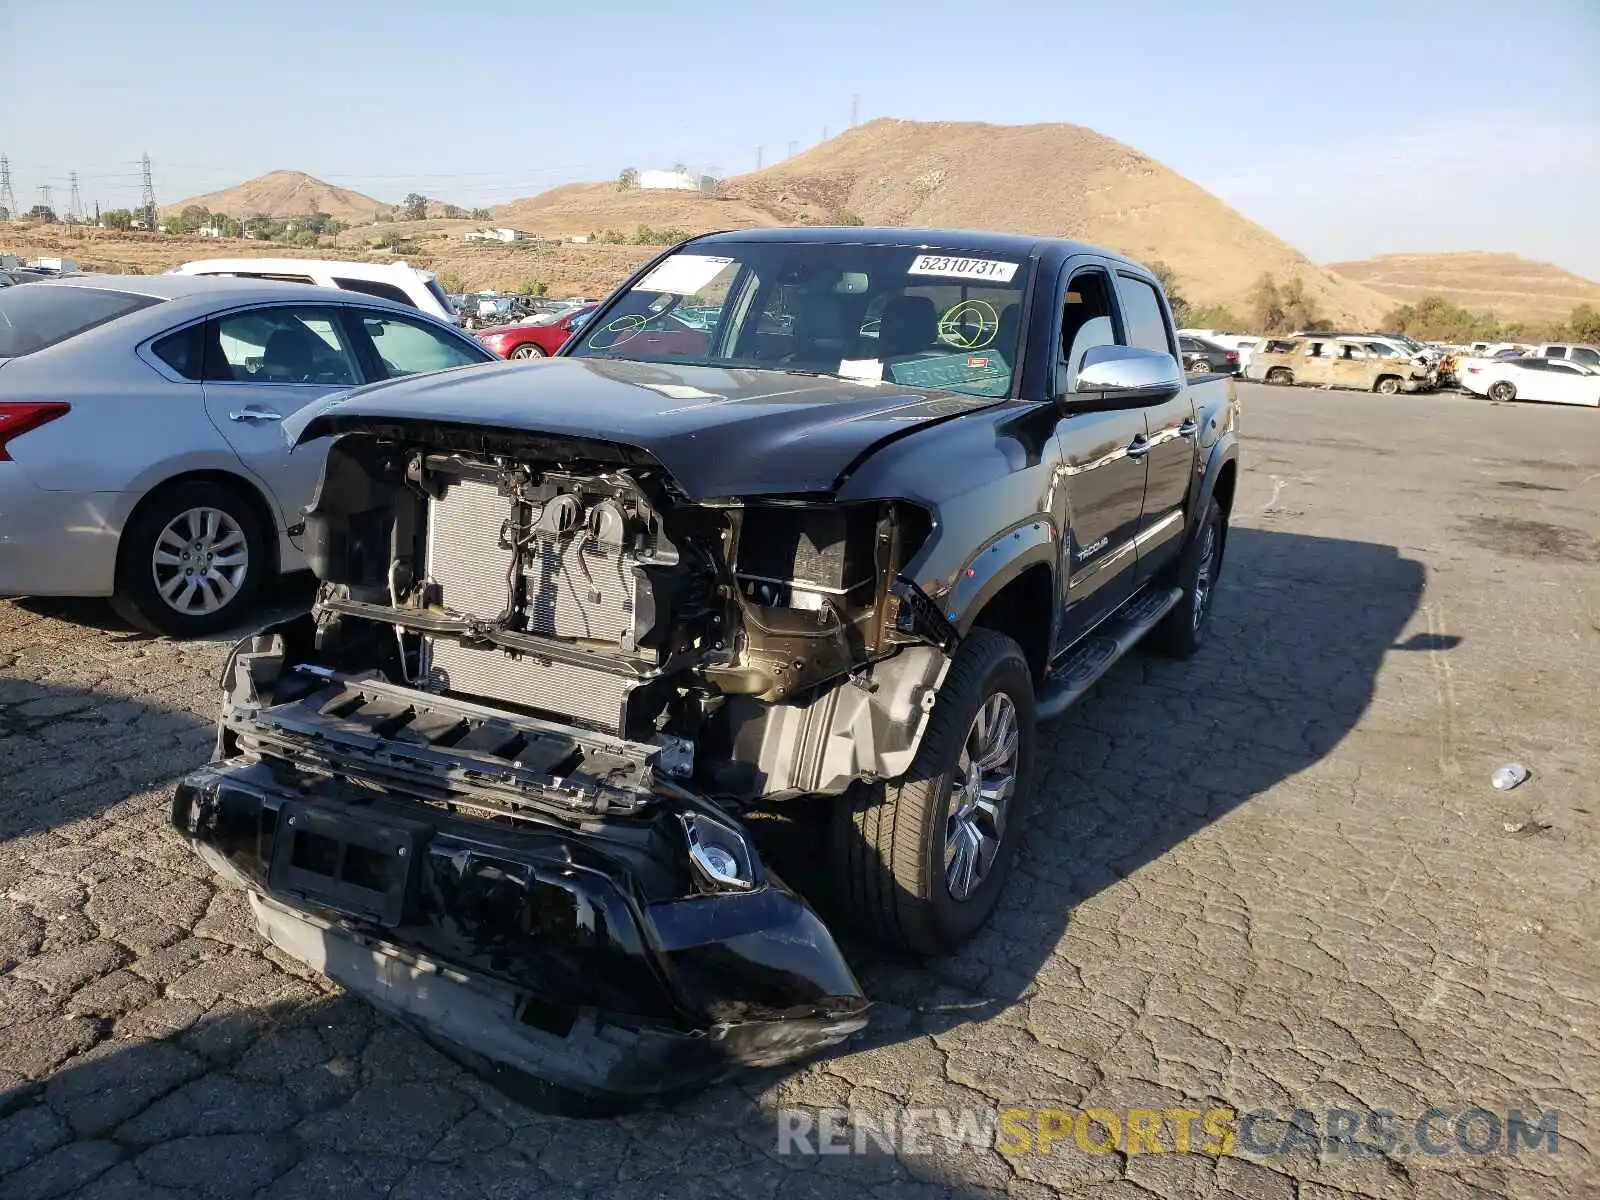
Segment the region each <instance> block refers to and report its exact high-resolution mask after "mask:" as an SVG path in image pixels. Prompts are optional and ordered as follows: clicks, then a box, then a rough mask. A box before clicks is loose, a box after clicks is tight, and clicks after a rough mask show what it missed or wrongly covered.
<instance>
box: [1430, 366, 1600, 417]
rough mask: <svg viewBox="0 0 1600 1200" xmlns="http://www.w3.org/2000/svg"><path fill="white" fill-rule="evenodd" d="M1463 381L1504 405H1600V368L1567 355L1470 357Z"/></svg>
mask: <svg viewBox="0 0 1600 1200" xmlns="http://www.w3.org/2000/svg"><path fill="white" fill-rule="evenodd" d="M1461 384H1462V386H1463V387H1465V388H1466V389H1467V391H1469V392H1474V393H1476V394H1477V395H1479V396H1487V397H1489V399H1491V400H1498V401H1500V402H1501V403H1502V404H1504V403H1508V402H1510V401H1512V400H1540V401H1544V402H1545V403H1548V404H1581V405H1587V406H1591V407H1600V368H1595V367H1591V366H1586V365H1584V364H1583V363H1580V362H1574V361H1571V360H1569V359H1564V358H1534V357H1523V358H1500V359H1479V358H1469V359H1466V360H1464V361H1463V363H1462V372H1461Z"/></svg>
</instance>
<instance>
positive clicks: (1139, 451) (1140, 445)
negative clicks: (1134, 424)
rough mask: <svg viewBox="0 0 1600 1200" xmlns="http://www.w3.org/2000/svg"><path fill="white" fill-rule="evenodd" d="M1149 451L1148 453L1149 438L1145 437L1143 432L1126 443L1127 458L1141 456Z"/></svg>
mask: <svg viewBox="0 0 1600 1200" xmlns="http://www.w3.org/2000/svg"><path fill="white" fill-rule="evenodd" d="M1149 453H1150V440H1149V439H1148V438H1147V437H1145V436H1144V434H1142V433H1141V434H1140V435H1139V436H1138V437H1136V438H1134V439H1133V441H1131V442H1129V443H1128V457H1129V458H1143V457H1144V456H1145V455H1146V454H1149Z"/></svg>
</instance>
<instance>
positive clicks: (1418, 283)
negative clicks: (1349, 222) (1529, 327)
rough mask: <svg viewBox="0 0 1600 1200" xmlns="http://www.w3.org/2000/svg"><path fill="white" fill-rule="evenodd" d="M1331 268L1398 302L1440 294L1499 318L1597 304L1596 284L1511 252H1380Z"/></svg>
mask: <svg viewBox="0 0 1600 1200" xmlns="http://www.w3.org/2000/svg"><path fill="white" fill-rule="evenodd" d="M1332 267H1333V270H1335V271H1337V272H1339V274H1341V275H1343V276H1345V278H1347V279H1354V280H1356V281H1357V282H1359V283H1364V284H1366V285H1367V286H1368V287H1371V288H1376V289H1377V290H1378V291H1380V292H1382V293H1383V294H1384V295H1386V296H1393V297H1394V298H1395V299H1396V300H1397V301H1404V302H1406V303H1415V302H1416V301H1418V300H1421V299H1422V298H1423V297H1424V296H1443V297H1444V298H1445V299H1447V300H1450V301H1453V302H1454V303H1456V304H1459V305H1461V306H1462V307H1463V308H1467V309H1471V310H1472V311H1473V312H1487V313H1493V314H1494V315H1495V316H1496V317H1499V318H1500V319H1501V320H1502V321H1527V322H1530V323H1535V324H1536V323H1540V322H1547V321H1556V320H1564V319H1565V318H1566V317H1568V316H1569V315H1570V314H1571V312H1572V310H1573V309H1574V308H1576V307H1577V306H1578V305H1580V304H1593V305H1596V306H1600V283H1596V282H1594V281H1593V280H1591V279H1585V278H1584V277H1583V276H1581V275H1574V274H1573V273H1572V272H1571V271H1564V270H1562V269H1561V268H1560V267H1557V266H1554V265H1552V264H1551V263H1542V262H1534V261H1533V260H1532V259H1529V258H1523V257H1521V256H1520V255H1516V254H1490V253H1486V252H1484V251H1479V250H1464V251H1461V252H1459V253H1455V254H1384V255H1380V256H1379V257H1377V258H1369V259H1364V260H1363V261H1361V262H1343V263H1333V264H1332Z"/></svg>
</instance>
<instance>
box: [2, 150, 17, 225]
mask: <svg viewBox="0 0 1600 1200" xmlns="http://www.w3.org/2000/svg"><path fill="white" fill-rule="evenodd" d="M0 211H4V213H5V219H6V220H8V221H15V220H16V219H17V217H18V216H19V215H20V214H18V212H17V197H16V193H14V192H13V191H12V190H11V160H10V159H9V158H7V157H6V156H5V155H4V154H0Z"/></svg>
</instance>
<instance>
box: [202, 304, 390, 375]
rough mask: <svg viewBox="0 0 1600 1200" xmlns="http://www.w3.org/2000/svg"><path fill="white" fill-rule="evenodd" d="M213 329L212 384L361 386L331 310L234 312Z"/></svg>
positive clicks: (286, 308)
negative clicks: (214, 336)
mask: <svg viewBox="0 0 1600 1200" xmlns="http://www.w3.org/2000/svg"><path fill="white" fill-rule="evenodd" d="M213 327H214V328H215V330H216V340H215V342H214V343H213V344H212V346H211V352H210V353H209V354H207V356H206V367H205V377H206V379H207V380H208V381H212V382H225V383H279V384H291V383H298V384H322V385H330V384H331V385H334V386H340V387H350V386H354V385H355V384H358V383H360V382H361V375H360V372H359V371H358V369H357V367H356V359H355V355H354V354H352V353H351V351H350V347H349V345H348V344H347V342H346V339H345V336H344V331H343V327H342V326H341V325H340V324H339V322H338V318H337V315H336V314H335V313H334V311H333V310H332V309H324V308H298V307H289V306H284V307H279V308H257V309H251V310H250V311H248V312H242V313H230V314H228V315H227V316H225V317H222V318H220V319H219V320H217V321H216V322H214V325H213Z"/></svg>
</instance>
